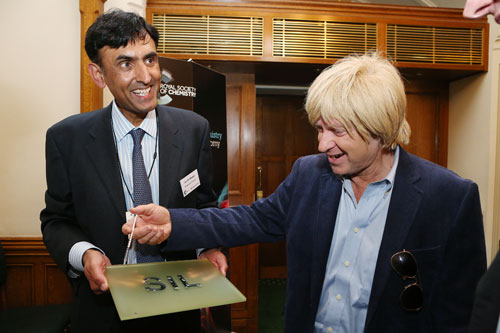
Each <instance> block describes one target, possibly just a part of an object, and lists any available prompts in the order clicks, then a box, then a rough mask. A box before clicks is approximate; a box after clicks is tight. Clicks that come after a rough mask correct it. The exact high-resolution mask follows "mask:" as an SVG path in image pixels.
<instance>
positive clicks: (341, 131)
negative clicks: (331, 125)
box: [333, 128, 346, 136]
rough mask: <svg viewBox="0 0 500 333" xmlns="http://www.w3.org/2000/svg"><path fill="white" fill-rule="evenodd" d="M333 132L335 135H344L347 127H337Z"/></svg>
mask: <svg viewBox="0 0 500 333" xmlns="http://www.w3.org/2000/svg"><path fill="white" fill-rule="evenodd" d="M333 133H335V135H338V136H340V135H344V134H345V133H346V130H345V128H336V129H334V130H333Z"/></svg>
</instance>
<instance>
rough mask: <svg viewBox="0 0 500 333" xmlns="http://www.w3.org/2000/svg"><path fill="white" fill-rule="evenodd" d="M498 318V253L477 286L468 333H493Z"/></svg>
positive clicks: (499, 308) (499, 271)
mask: <svg viewBox="0 0 500 333" xmlns="http://www.w3.org/2000/svg"><path fill="white" fill-rule="evenodd" d="M499 316H500V252H499V253H497V255H496V257H495V259H494V260H493V262H492V263H491V265H490V267H489V268H488V271H487V272H486V274H484V275H483V277H482V278H481V280H479V283H478V285H477V289H476V297H475V299H474V307H473V309H472V316H471V320H470V326H469V332H471V333H495V332H496V331H497V326H498V320H499Z"/></svg>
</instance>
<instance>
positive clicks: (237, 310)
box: [226, 74, 259, 333]
mask: <svg viewBox="0 0 500 333" xmlns="http://www.w3.org/2000/svg"><path fill="white" fill-rule="evenodd" d="M226 100H227V154H228V159H227V160H228V186H229V205H231V206H235V205H240V204H247V205H248V204H251V203H252V202H253V199H254V189H255V188H254V184H255V178H254V173H253V170H254V168H255V79H254V75H253V74H226ZM257 251H258V245H257V244H253V245H248V246H240V247H235V248H231V249H230V251H229V265H230V280H231V281H232V282H233V283H234V285H235V286H236V287H237V288H238V289H239V290H240V291H241V292H242V293H243V294H244V295H245V296H246V297H247V301H246V302H244V303H237V304H233V305H232V306H231V328H232V330H233V331H235V332H241V333H245V332H257V313H258V312H257V310H258V309H257V307H258V273H257V269H258V267H259V266H258V255H257Z"/></svg>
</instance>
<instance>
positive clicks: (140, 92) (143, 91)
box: [132, 87, 151, 97]
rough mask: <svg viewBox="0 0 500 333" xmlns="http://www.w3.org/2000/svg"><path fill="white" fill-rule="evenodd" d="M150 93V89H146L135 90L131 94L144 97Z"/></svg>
mask: <svg viewBox="0 0 500 333" xmlns="http://www.w3.org/2000/svg"><path fill="white" fill-rule="evenodd" d="M150 91H151V87H148V88H146V89H135V90H133V91H132V92H133V93H134V94H135V95H137V96H141V97H145V96H147V95H149V92H150Z"/></svg>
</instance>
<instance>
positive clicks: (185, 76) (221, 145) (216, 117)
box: [158, 57, 227, 197]
mask: <svg viewBox="0 0 500 333" xmlns="http://www.w3.org/2000/svg"><path fill="white" fill-rule="evenodd" d="M160 67H161V70H162V80H161V81H162V82H161V85H160V96H159V98H158V103H159V104H160V105H167V104H168V105H169V106H174V107H178V108H183V109H186V110H191V111H194V112H196V113H198V114H200V115H202V116H203V117H205V118H206V119H207V120H208V121H209V122H210V129H211V132H210V143H211V146H212V156H213V170H214V172H213V176H214V178H213V188H214V191H215V192H216V193H217V195H220V194H221V192H223V191H224V192H227V186H226V185H227V144H226V142H227V141H226V138H227V135H226V77H225V76H224V75H223V74H221V73H218V72H216V71H214V70H211V69H210V68H207V67H205V66H202V65H200V64H197V63H194V62H191V61H185V60H178V59H171V58H165V57H160ZM226 197H227V193H226Z"/></svg>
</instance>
